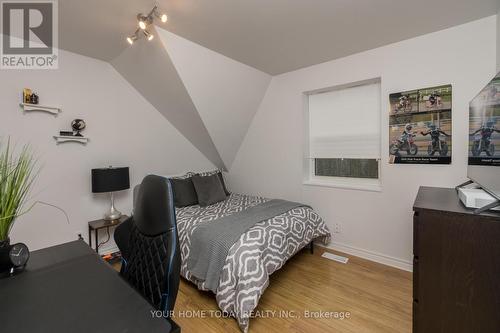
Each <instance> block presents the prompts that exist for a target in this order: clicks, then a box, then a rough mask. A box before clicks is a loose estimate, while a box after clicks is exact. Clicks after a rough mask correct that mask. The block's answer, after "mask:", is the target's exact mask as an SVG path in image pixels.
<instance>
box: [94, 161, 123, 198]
mask: <svg viewBox="0 0 500 333" xmlns="http://www.w3.org/2000/svg"><path fill="white" fill-rule="evenodd" d="M128 188H130V179H129V175H128V167H124V168H102V169H92V192H93V193H101V192H115V191H121V190H126V189H128Z"/></svg>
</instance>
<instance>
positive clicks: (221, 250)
mask: <svg viewBox="0 0 500 333" xmlns="http://www.w3.org/2000/svg"><path fill="white" fill-rule="evenodd" d="M297 207H309V206H308V205H304V204H301V203H297V202H291V201H285V200H270V201H267V202H264V203H261V204H259V205H257V206H253V207H250V208H248V209H245V210H243V211H241V212H238V213H235V214H232V215H228V216H224V217H222V218H220V219H218V220H215V221H213V222H210V223H205V224H202V225H200V226H198V227H197V228H196V229H195V230H194V231H193V234H192V236H191V249H190V250H189V256H188V258H187V267H188V269H189V271H191V273H192V275H193V276H194V277H196V278H197V279H199V280H201V281H205V287H207V288H208V289H210V290H211V291H213V292H214V293H216V292H217V287H218V286H219V278H220V274H221V272H222V268H223V267H224V263H225V261H226V257H227V255H228V253H229V249H230V248H231V246H232V245H233V244H234V243H236V241H237V240H238V239H239V238H240V236H241V235H242V234H243V233H245V232H246V231H247V230H248V229H250V228H251V227H253V226H254V225H255V224H256V223H258V222H261V221H266V220H268V219H270V218H273V217H275V216H278V215H281V214H283V213H286V212H288V211H289V210H291V209H294V208H297Z"/></svg>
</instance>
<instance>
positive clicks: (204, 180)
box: [192, 174, 226, 207]
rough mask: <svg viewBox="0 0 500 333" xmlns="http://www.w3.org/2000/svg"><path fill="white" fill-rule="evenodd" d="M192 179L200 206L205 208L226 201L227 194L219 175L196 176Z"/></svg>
mask: <svg viewBox="0 0 500 333" xmlns="http://www.w3.org/2000/svg"><path fill="white" fill-rule="evenodd" d="M192 179H193V184H194V188H195V190H196V194H197V195H198V203H199V204H200V206H202V207H205V206H209V205H213V204H214V203H217V202H220V201H224V200H226V192H224V187H222V183H221V182H220V178H219V176H218V174H213V175H211V176H200V175H194V176H193V178H192Z"/></svg>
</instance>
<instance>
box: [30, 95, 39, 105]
mask: <svg viewBox="0 0 500 333" xmlns="http://www.w3.org/2000/svg"><path fill="white" fill-rule="evenodd" d="M30 103H31V104H38V95H37V94H35V93H32V94H31V96H30Z"/></svg>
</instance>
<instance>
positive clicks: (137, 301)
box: [0, 241, 173, 333]
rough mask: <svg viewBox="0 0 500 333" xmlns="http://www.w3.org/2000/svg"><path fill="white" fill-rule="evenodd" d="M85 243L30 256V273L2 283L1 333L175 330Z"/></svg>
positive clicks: (71, 244) (41, 251) (39, 252)
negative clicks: (155, 313)
mask: <svg viewBox="0 0 500 333" xmlns="http://www.w3.org/2000/svg"><path fill="white" fill-rule="evenodd" d="M152 310H153V307H152V306H151V305H150V304H149V303H148V302H147V301H146V300H145V299H143V298H142V296H141V295H140V294H139V293H137V292H136V291H135V290H134V289H133V288H131V287H130V286H129V285H128V284H127V283H126V282H125V281H124V280H122V279H121V277H120V276H119V275H118V273H117V272H115V271H114V270H113V268H112V267H111V266H109V265H108V264H106V263H105V262H104V261H102V259H101V258H100V257H99V256H98V255H97V254H96V253H95V252H93V251H92V250H91V249H90V248H89V247H88V246H87V245H86V244H85V243H84V242H83V241H74V242H70V243H66V244H62V245H58V246H54V247H50V248H46V249H43V250H39V251H34V252H33V253H31V257H30V260H29V261H28V265H27V267H26V271H25V272H23V273H21V274H19V275H17V276H14V277H10V278H5V279H0V331H1V332H2V333H7V332H16V333H22V332H47V333H56V332H61V333H68V332H81V333H90V332H92V333H94V332H102V333H115V332H123V333H125V332H127V333H129V332H151V333H153V332H162V333H169V332H173V330H172V328H171V325H170V323H169V322H168V321H167V320H166V319H164V318H156V317H153V316H152V315H151V311H152Z"/></svg>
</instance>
